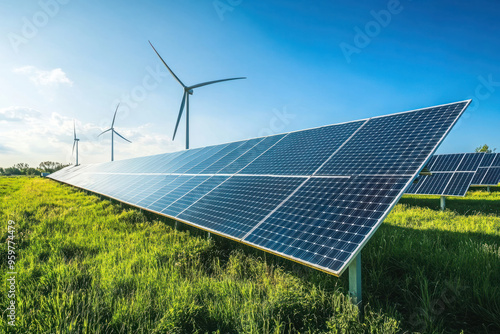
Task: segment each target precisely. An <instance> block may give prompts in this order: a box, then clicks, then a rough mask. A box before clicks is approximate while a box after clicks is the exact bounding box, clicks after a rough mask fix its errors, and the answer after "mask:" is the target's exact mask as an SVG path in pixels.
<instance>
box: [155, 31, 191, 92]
mask: <svg viewBox="0 0 500 334" xmlns="http://www.w3.org/2000/svg"><path fill="white" fill-rule="evenodd" d="M148 42H149V45H151V47H152V48H153V50H155V52H156V54H157V55H158V57H160V59H161V61H162V62H163V64H164V65H165V66H166V67H167V69H168V71H169V72H170V73H171V74H172V75H173V76H174V78H175V80H177V82H179V83H180V84H181V85H182V87H184V88H186V85H185V84H183V83H182V81H181V79H179V78H178V77H177V75H175V73H174V71H172V70H171V69H170V67H168V65H167V63H166V62H165V61H164V60H163V58H162V57H161V56H160V54H159V53H158V51H156V49H155V47H154V46H153V44H151V42H150V41H148Z"/></svg>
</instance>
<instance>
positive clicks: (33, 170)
mask: <svg viewBox="0 0 500 334" xmlns="http://www.w3.org/2000/svg"><path fill="white" fill-rule="evenodd" d="M24 175H31V176H32V175H40V172H39V171H38V169H36V168H33V167H30V168H28V169H26V170H25V171H24Z"/></svg>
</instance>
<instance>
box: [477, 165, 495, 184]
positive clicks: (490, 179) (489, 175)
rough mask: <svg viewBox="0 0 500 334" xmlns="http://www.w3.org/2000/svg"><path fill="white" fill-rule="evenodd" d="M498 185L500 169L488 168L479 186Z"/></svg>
mask: <svg viewBox="0 0 500 334" xmlns="http://www.w3.org/2000/svg"><path fill="white" fill-rule="evenodd" d="M498 183H500V167H490V168H488V171H487V172H486V175H485V176H484V179H483V180H482V182H481V185H487V186H496V185H497V184H498Z"/></svg>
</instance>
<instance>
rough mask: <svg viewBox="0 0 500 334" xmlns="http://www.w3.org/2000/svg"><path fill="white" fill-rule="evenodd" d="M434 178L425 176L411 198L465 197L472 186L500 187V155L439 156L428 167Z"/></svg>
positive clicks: (411, 192)
mask: <svg viewBox="0 0 500 334" xmlns="http://www.w3.org/2000/svg"><path fill="white" fill-rule="evenodd" d="M427 168H428V169H429V170H430V171H431V173H432V175H422V176H419V177H418V178H417V181H418V182H416V183H414V184H412V185H411V187H410V188H409V189H408V191H407V193H408V194H418V195H441V196H465V194H466V193H467V190H468V189H469V187H470V186H471V185H496V184H498V183H500V154H498V153H459V154H441V155H435V156H433V157H432V158H431V160H430V161H429V163H428V164H427Z"/></svg>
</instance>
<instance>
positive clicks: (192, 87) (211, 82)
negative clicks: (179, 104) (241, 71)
mask: <svg viewBox="0 0 500 334" xmlns="http://www.w3.org/2000/svg"><path fill="white" fill-rule="evenodd" d="M240 79H246V77H241V78H230V79H222V80H215V81H207V82H203V83H200V84H197V85H194V86H190V87H188V90H189V89H195V88H198V87H203V86H207V85H211V84H214V83H217V82H223V81H230V80H240Z"/></svg>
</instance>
